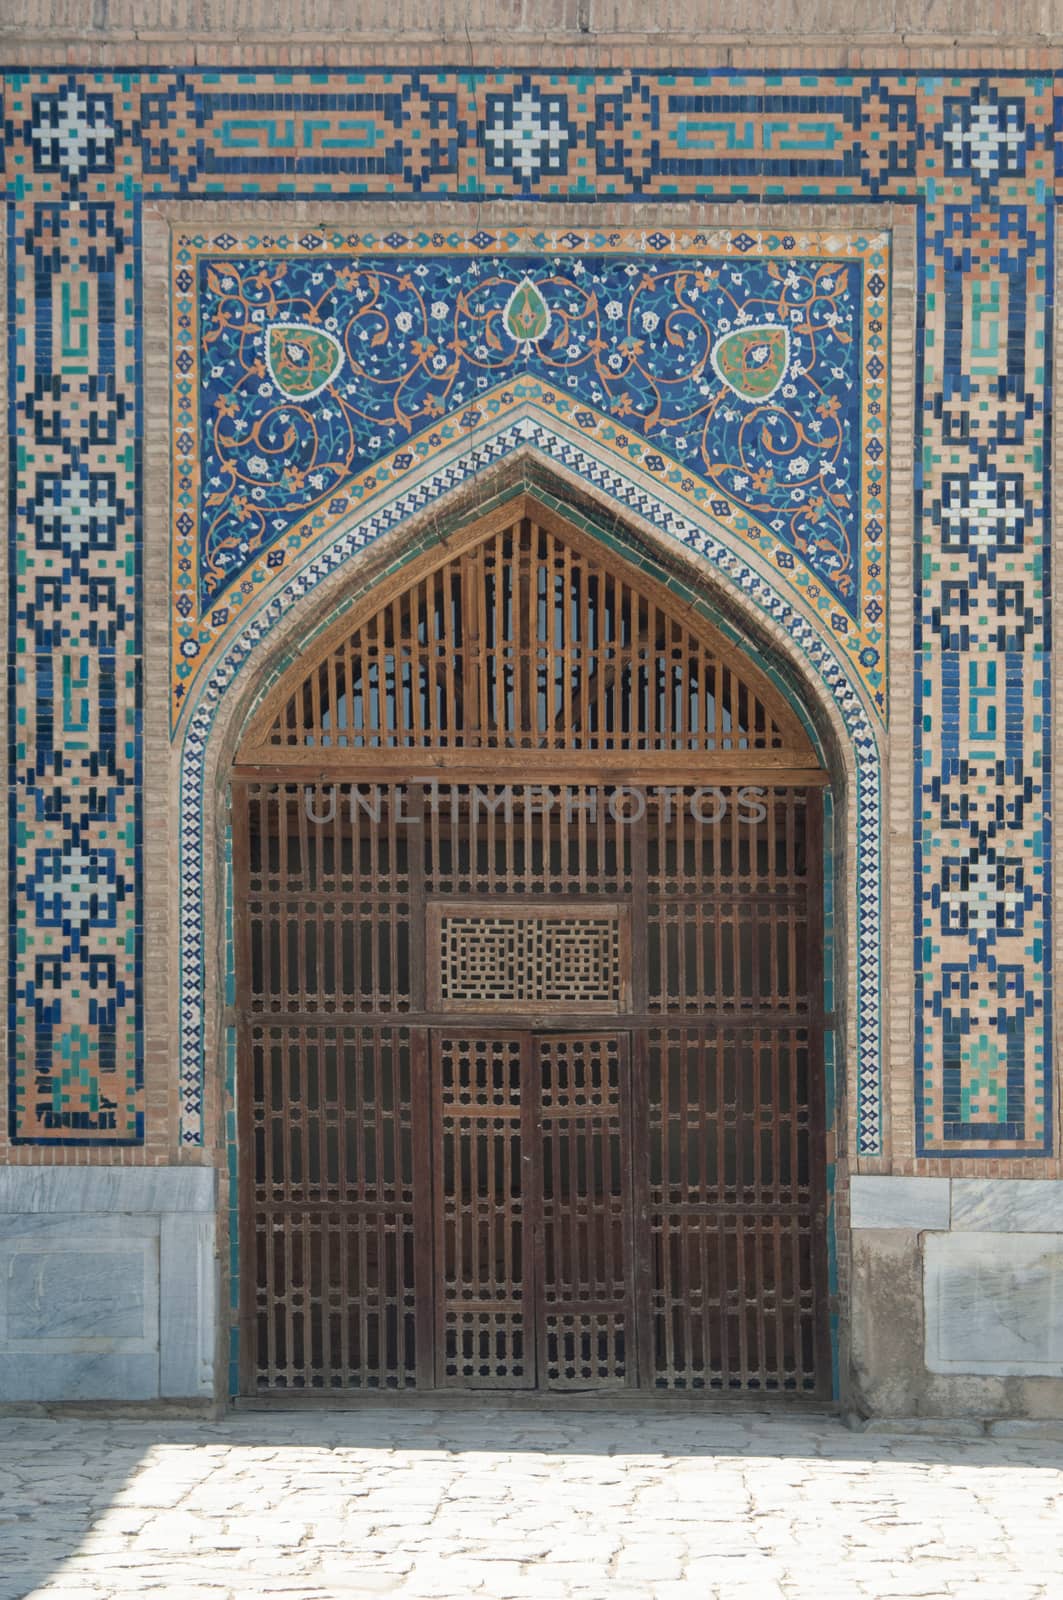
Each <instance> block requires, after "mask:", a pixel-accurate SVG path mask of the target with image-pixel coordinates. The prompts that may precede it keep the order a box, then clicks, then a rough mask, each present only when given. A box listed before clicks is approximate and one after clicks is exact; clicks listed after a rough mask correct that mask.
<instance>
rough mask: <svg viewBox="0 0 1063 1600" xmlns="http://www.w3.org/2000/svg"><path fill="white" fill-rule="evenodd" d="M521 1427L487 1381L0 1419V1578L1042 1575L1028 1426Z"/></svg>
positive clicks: (576, 1591)
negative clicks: (295, 1399) (264, 1411)
mask: <svg viewBox="0 0 1063 1600" xmlns="http://www.w3.org/2000/svg"><path fill="white" fill-rule="evenodd" d="M426 1418H430V1427H429V1426H427V1425H426V1421H425V1419H426ZM519 1431H520V1434H521V1440H522V1447H521V1449H519V1450H515V1449H514V1448H513V1446H514V1439H515V1434H516V1430H515V1428H514V1420H513V1416H512V1414H511V1413H507V1412H506V1411H504V1410H502V1409H501V1408H498V1409H495V1408H492V1407H491V1406H490V1405H480V1406H476V1407H475V1408H472V1407H470V1408H469V1410H468V1411H465V1412H463V1411H461V1410H458V1409H454V1410H453V1411H451V1412H448V1413H447V1414H446V1415H443V1414H438V1415H436V1414H432V1413H429V1412H427V1411H426V1412H424V1413H422V1412H416V1413H411V1412H409V1411H405V1410H400V1409H399V1408H398V1407H396V1408H395V1410H394V1411H391V1410H389V1409H388V1408H386V1407H379V1408H374V1411H373V1414H372V1416H371V1417H369V1416H368V1415H367V1414H365V1413H360V1412H354V1411H352V1412H336V1413H332V1414H330V1415H329V1416H328V1418H325V1417H322V1416H320V1415H315V1416H314V1417H307V1416H302V1415H300V1414H299V1413H298V1412H296V1411H290V1412H285V1413H275V1414H270V1415H268V1416H265V1415H254V1414H249V1413H238V1414H235V1415H233V1416H231V1417H229V1418H227V1419H226V1420H225V1421H223V1422H221V1423H211V1424H204V1425H202V1426H201V1427H200V1428H197V1427H196V1426H195V1425H190V1424H188V1423H187V1422H185V1423H165V1422H154V1423H142V1424H131V1423H129V1422H122V1423H120V1424H119V1423H113V1424H109V1423H106V1422H102V1421H97V1420H93V1421H92V1422H77V1421H71V1422H69V1423H67V1424H65V1425H64V1426H63V1427H62V1428H57V1427H56V1426H55V1425H54V1424H53V1423H51V1422H50V1421H46V1420H43V1419H42V1421H40V1422H37V1421H36V1420H25V1421H23V1422H22V1423H21V1425H20V1427H19V1428H18V1429H10V1428H6V1427H0V1455H2V1457H3V1470H2V1473H0V1600H132V1597H133V1596H137V1597H138V1600H192V1597H195V1600H237V1597H239V1600H247V1597H248V1596H252V1597H254V1600H282V1597H283V1600H358V1597H361V1600H369V1597H371V1596H373V1595H386V1596H393V1597H394V1600H476V1597H480V1600H605V1597H608V1600H716V1596H717V1595H719V1596H721V1597H726V1600H929V1597H931V1596H932V1597H934V1600H939V1597H940V1600H951V1597H953V1596H956V1597H957V1600H968V1597H969V1596H971V1595H975V1594H977V1596H978V1600H997V1597H999V1600H1055V1596H1056V1595H1057V1594H1058V1592H1059V1590H1058V1581H1057V1574H1058V1568H1059V1528H1060V1526H1061V1525H1063V1459H1061V1456H1063V1453H1061V1452H1060V1450H1059V1447H1058V1443H1057V1442H1055V1441H1053V1440H1052V1439H1050V1438H1047V1437H1043V1436H1041V1435H1034V1434H1030V1433H1027V1432H1025V1431H1024V1432H1022V1433H1019V1434H1017V1435H1004V1436H998V1437H996V1438H989V1437H986V1436H984V1435H983V1436H981V1437H980V1438H978V1439H977V1440H975V1439H972V1438H967V1437H954V1438H942V1437H940V1436H936V1435H935V1436H930V1435H925V1434H918V1433H917V1434H911V1433H909V1434H892V1433H891V1434H881V1433H868V1434H853V1433H851V1432H848V1431H847V1430H845V1429H844V1428H843V1427H842V1426H841V1424H839V1423H836V1422H833V1421H831V1420H829V1419H825V1418H817V1419H815V1420H807V1421H804V1420H794V1419H792V1418H780V1419H779V1420H778V1421H776V1422H774V1423H771V1424H769V1423H767V1422H765V1421H764V1419H763V1418H756V1419H751V1420H746V1419H742V1420H740V1421H736V1420H735V1419H734V1418H733V1417H728V1418H721V1419H719V1421H717V1420H716V1419H713V1418H711V1417H707V1416H705V1415H703V1414H702V1415H698V1416H689V1417H684V1416H682V1415H681V1414H678V1413H674V1412H673V1413H669V1414H667V1415H665V1414H663V1413H662V1414H654V1413H638V1414H626V1413H624V1412H622V1411H613V1412H598V1413H596V1414H595V1415H594V1416H590V1415H580V1416H579V1417H578V1418H573V1419H569V1420H567V1421H566V1422H565V1423H564V1425H561V1424H560V1423H559V1422H558V1421H557V1419H556V1418H554V1417H553V1416H550V1415H548V1414H547V1413H546V1412H545V1410H544V1414H543V1418H542V1423H541V1425H539V1424H537V1422H536V1418H535V1415H534V1413H529V1414H525V1415H524V1417H523V1419H522V1425H521V1428H520V1430H519ZM470 1439H473V1440H475V1443H474V1444H472V1445H470V1444H469V1440H470ZM717 1440H718V1441H719V1442H718V1443H717ZM426 1444H427V1445H430V1446H431V1448H429V1449H426V1448H425V1445H426Z"/></svg>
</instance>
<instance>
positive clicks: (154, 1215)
mask: <svg viewBox="0 0 1063 1600" xmlns="http://www.w3.org/2000/svg"><path fill="white" fill-rule="evenodd" d="M216 1192H217V1180H216V1174H215V1173H214V1171H213V1170H212V1169H210V1168H205V1167H198V1168H197V1167H190V1168H184V1167H178V1168H153V1169H150V1170H149V1169H135V1170H134V1169H107V1168H98V1167H97V1168H77V1167H66V1168H26V1167H22V1168H20V1167H11V1168H5V1169H0V1199H2V1200H3V1202H4V1207H5V1208H6V1209H0V1401H59V1400H119V1401H120V1400H154V1399H159V1398H161V1397H165V1398H173V1399H192V1398H204V1397H206V1398H210V1397H212V1396H213V1394H214V1375H215V1368H216V1360H215V1350H216V1345H217V1339H218V1329H217V1316H218V1293H217V1274H218V1267H217V1260H216V1248H215V1217H214V1205H215V1196H216ZM82 1201H83V1202H84V1204H81V1203H79V1202H82ZM173 1201H176V1202H178V1204H177V1205H176V1206H174V1205H172V1204H167V1202H173ZM60 1203H62V1204H63V1205H65V1206H66V1207H67V1209H66V1210H60V1209H58V1207H59V1205H60Z"/></svg>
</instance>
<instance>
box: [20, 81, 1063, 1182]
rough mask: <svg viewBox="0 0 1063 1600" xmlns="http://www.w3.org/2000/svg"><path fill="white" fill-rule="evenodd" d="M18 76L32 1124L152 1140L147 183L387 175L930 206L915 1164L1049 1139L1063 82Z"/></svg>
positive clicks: (24, 1097)
mask: <svg viewBox="0 0 1063 1600" xmlns="http://www.w3.org/2000/svg"><path fill="white" fill-rule="evenodd" d="M4 92H5V98H4V113H3V114H4V139H5V147H6V154H5V172H4V181H5V184H6V186H7V194H8V297H9V306H10V307H11V309H12V312H13V322H12V331H11V337H10V340H9V355H10V360H9V375H10V406H11V413H10V414H11V422H12V432H13V434H14V436H15V448H14V450H13V452H12V465H11V474H12V476H11V483H10V503H11V505H12V508H13V511H14V516H13V518H12V524H11V526H12V532H11V557H12V560H11V572H12V584H11V607H10V616H9V626H10V630H11V633H10V643H9V649H10V657H9V659H10V660H11V661H12V662H13V664H14V665H13V669H12V672H11V675H10V677H11V691H10V701H11V703H10V709H11V724H10V725H11V728H12V733H13V740H12V743H13V750H12V763H13V769H12V773H11V778H12V791H11V792H12V798H11V826H12V840H13V849H12V903H11V919H12V926H13V932H14V938H15V941H16V942H15V944H14V947H13V964H12V979H11V982H12V989H11V1010H10V1018H11V1045H12V1050H11V1058H10V1059H11V1069H10V1070H11V1117H12V1132H13V1134H14V1135H15V1136H16V1137H18V1138H20V1139H24V1140H31V1141H41V1142H52V1141H64V1140H65V1141H73V1142H76V1143H83V1144H92V1143H98V1142H103V1143H107V1142H115V1141H123V1140H129V1141H136V1140H139V1139H140V1138H142V1136H143V1127H142V1113H143V1090H142V1087H141V1084H140V1081H139V1076H138V1074H139V1070H140V1068H139V1063H140V1045H139V1021H140V994H139V987H138V985H139V965H138V962H139V949H138V940H139V937H140V923H139V915H138V884H139V881H140V871H139V867H140V863H139V858H138V850H139V848H140V840H139V826H140V823H139V818H140V788H139V785H140V773H139V768H138V762H139V751H140V743H139V741H140V727H139V721H138V718H139V711H140V700H139V695H140V689H139V677H138V668H139V632H138V629H139V625H140V619H139V614H138V608H137V601H138V595H137V587H138V583H139V554H140V552H139V517H140V509H141V485H140V482H139V478H138V455H137V439H138V429H139V426H140V415H141V406H140V393H139V383H140V366H139V362H140V359H141V358H140V347H141V328H140V318H139V311H138V306H139V298H138V296H139V276H138V268H137V260H138V248H139V216H140V210H139V208H140V205H141V202H142V199H143V197H144V196H146V195H151V196H155V197H158V198H177V199H185V198H187V199H197V200H198V199H211V200H214V201H220V199H221V197H222V196H228V197H231V198H233V199H237V198H239V199H243V200H254V199H255V198H256V197H258V198H262V199H269V200H270V201H271V202H275V201H277V200H280V199H283V198H285V197H293V198H294V197H301V198H302V199H304V200H307V199H309V200H313V199H315V198H319V197H320V198H324V197H328V199H330V200H333V201H334V200H337V199H342V198H343V197H345V196H346V197H351V198H372V197H374V196H376V197H380V198H382V199H387V200H389V201H394V200H404V201H409V202H411V209H410V216H411V223H412V222H413V220H414V219H415V217H416V204H417V202H418V201H419V200H423V201H427V200H433V201H438V200H445V199H448V198H450V199H453V198H476V197H493V196H500V197H507V198H510V199H518V200H519V199H526V200H527V201H528V202H529V216H528V222H529V224H531V225H532V226H534V203H535V202H538V201H540V200H544V199H551V200H553V199H574V200H579V199H586V200H590V199H595V200H598V201H604V202H615V205H616V211H617V221H618V224H619V223H621V222H622V218H623V212H624V208H625V206H626V205H627V203H628V202H629V201H632V200H637V201H639V202H641V203H642V204H646V203H652V202H657V201H660V202H661V203H662V205H664V204H667V205H668V206H669V207H671V212H672V215H673V216H674V213H675V208H676V206H677V204H678V203H680V202H682V200H683V199H684V198H691V199H703V200H716V201H721V202H726V201H730V200H741V199H751V200H752V199H756V200H762V201H764V202H766V203H769V204H773V205H774V204H785V203H786V202H787V201H788V200H790V199H799V200H800V201H801V202H802V204H803V205H809V204H813V203H815V202H816V201H823V202H830V203H831V204H832V205H838V204H844V203H848V202H850V201H859V202H860V203H861V205H862V206H867V205H874V204H875V203H877V202H885V201H889V202H890V203H891V204H897V203H903V204H908V203H910V204H911V205H912V206H913V208H914V211H915V214H916V216H917V218H918V234H919V251H920V256H919V272H920V279H919V284H920V328H919V337H918V340H917V347H918V352H919V354H920V356H921V357H922V363H923V364H922V368H921V373H920V379H919V397H918V398H919V405H920V428H921V440H920V451H919V462H918V479H917V487H918V490H919V494H920V498H921V519H922V520H921V523H920V540H921V547H920V548H921V556H922V566H921V572H920V577H919V581H920V590H919V607H918V617H919V623H918V632H917V637H916V639H915V640H914V641H913V642H914V646H915V652H916V654H915V659H916V662H917V673H916V676H917V693H918V702H919V703H918V710H917V718H916V727H915V737H916V740H917V762H916V766H917V792H916V796H915V812H916V833H917V890H916V907H917V909H916V928H915V930H914V932H915V951H916V966H917V971H918V976H919V982H920V991H919V1005H920V1009H919V1012H918V1018H917V1027H916V1042H917V1050H918V1066H917V1078H916V1084H915V1094H916V1110H917V1123H918V1127H919V1141H920V1143H919V1149H920V1150H921V1152H923V1153H924V1154H933V1155H949V1154H956V1155H972V1154H977V1153H989V1154H992V1155H998V1156H1001V1157H1006V1156H1009V1155H1010V1156H1019V1155H1028V1156H1032V1155H1036V1154H1038V1153H1047V1152H1048V1151H1049V1150H1050V1149H1051V1130H1052V1111H1051V1103H1050V1100H1051V1080H1050V1070H1049V1025H1048V1015H1047V1007H1048V1001H1049V995H1050V974H1049V970H1048V966H1047V952H1048V941H1047V931H1048V930H1047V894H1048V889H1049V882H1048V828H1047V820H1048V813H1047V793H1046V786H1047V779H1048V773H1047V767H1046V764H1045V760H1044V752H1045V750H1046V747H1047V739H1048V733H1049V721H1048V711H1049V707H1048V697H1047V681H1048V679H1047V647H1048V632H1047V626H1046V616H1045V612H1044V605H1045V603H1046V598H1047V597H1046V593H1045V590H1044V572H1043V566H1042V557H1043V551H1044V536H1045V528H1044V525H1043V517H1044V507H1045V495H1046V482H1045V473H1046V471H1047V464H1048V463H1047V452H1046V449H1045V441H1044V438H1043V418H1044V412H1045V406H1046V401H1047V395H1048V383H1049V380H1050V365H1049V350H1048V348H1047V344H1046V338H1047V333H1046V330H1047V329H1048V328H1049V326H1050V316H1051V272H1052V207H1053V198H1052V192H1053V181H1054V174H1053V171H1052V139H1053V122H1054V114H1055V106H1054V98H1053V85H1052V82H1051V80H1042V79H1038V78H1036V77H1033V76H1021V75H1007V74H1000V75H999V76H995V77H991V76H986V75H985V74H974V73H971V74H955V75H951V74H950V75H948V76H941V75H936V76H926V77H924V78H920V77H918V76H917V75H916V74H914V73H907V74H906V73H899V74H889V73H880V74H871V73H848V74H844V75H841V74H835V75H829V76H828V75H819V76H817V75H816V74H814V73H811V72H806V73H801V74H792V75H791V74H784V73H775V74H755V73H740V72H723V71H721V72H719V73H713V72H711V71H674V72H669V73H653V72H640V71H634V70H632V71H619V70H618V71H605V72H598V73H586V74H580V75H575V74H572V75H566V74H565V73H564V72H561V71H558V72H545V71H538V70H536V71H533V70H530V69H529V70H527V71H523V72H513V73H501V72H488V71H483V72H481V71H474V70H467V71H462V70H442V69H441V70H432V71H428V70H419V71H413V70H406V69H398V68H396V69H395V70H392V71H384V70H381V69H375V68H374V69H372V70H365V71H353V70H352V71H347V70H344V71H336V72H332V73H327V72H324V71H320V72H299V71H294V70H293V71H272V70H260V71H257V72H255V71H252V70H250V69H247V70H243V71H241V72H239V73H236V72H233V73H229V72H226V71H224V70H220V69H219V70H203V71H200V72H168V71H162V70H154V69H152V70H144V71H142V72H139V73H137V72H132V73H127V74H121V75H119V74H114V75H108V74H105V73H102V72H98V73H96V72H90V71H85V72H81V71H78V72H74V71H70V72H67V71H61V72H41V73H22V72H19V73H12V74H9V75H8V77H7V79H6V82H5V86H4ZM223 214H224V213H223V207H222V206H221V205H219V208H218V215H219V219H222V220H223ZM652 252H653V246H652V244H651V243H649V242H648V241H647V244H646V246H645V248H644V253H645V254H652ZM196 514H197V508H196V507H195V505H194V504H191V503H190V505H189V507H188V515H189V518H190V526H189V529H188V532H187V535H186V537H187V538H188V539H189V541H193V540H194V538H195V536H196ZM895 670H902V669H901V667H900V665H899V664H898V665H897V667H896V668H895Z"/></svg>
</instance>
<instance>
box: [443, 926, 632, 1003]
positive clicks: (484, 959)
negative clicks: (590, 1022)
mask: <svg viewBox="0 0 1063 1600" xmlns="http://www.w3.org/2000/svg"><path fill="white" fill-rule="evenodd" d="M628 921H629V919H628V913H627V910H626V908H623V907H620V906H615V905H608V904H604V905H603V904H598V905H594V906H591V905H589V904H587V903H584V904H583V905H582V906H581V907H579V908H577V907H572V906H558V905H557V904H556V903H555V902H551V903H550V905H549V907H534V906H532V905H531V904H530V903H528V902H527V901H525V902H523V903H520V905H519V909H518V908H517V907H514V906H513V905H512V903H511V904H510V905H508V906H505V907H500V906H499V905H498V904H497V903H493V902H491V901H479V902H475V901H474V902H458V903H457V904H454V903H449V902H446V901H444V902H442V903H437V904H434V905H431V906H429V908H428V941H429V958H428V960H429V1004H430V1005H431V1006H432V1007H433V1008H438V1009H439V1010H440V1011H476V1012H480V1013H488V1012H492V1011H496V1010H498V1011H505V1012H508V1013H509V1014H510V1015H518V1014H520V1013H522V1012H531V1013H541V1012H543V1011H551V1010H553V1011H556V1010H565V1011H580V1012H584V1013H587V1012H595V1011H612V1012H616V1011H619V1010H627V1003H628V995H629V990H630V984H629V979H628V973H629V968H630V952H629V944H630V937H629V926H628Z"/></svg>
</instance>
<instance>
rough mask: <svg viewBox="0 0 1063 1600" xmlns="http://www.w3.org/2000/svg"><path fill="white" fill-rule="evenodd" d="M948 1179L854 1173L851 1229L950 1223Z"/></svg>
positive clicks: (932, 1226) (926, 1225)
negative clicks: (891, 1176)
mask: <svg viewBox="0 0 1063 1600" xmlns="http://www.w3.org/2000/svg"><path fill="white" fill-rule="evenodd" d="M949 1182H950V1180H949V1179H948V1178H890V1177H877V1176H874V1177H873V1176H865V1175H863V1174H862V1173H854V1174H853V1177H852V1180H851V1183H850V1190H849V1214H850V1221H851V1224H852V1226H853V1227H854V1228H912V1229H914V1230H915V1231H916V1232H917V1233H919V1232H922V1231H924V1230H925V1229H927V1228H947V1227H948V1225H949Z"/></svg>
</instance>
